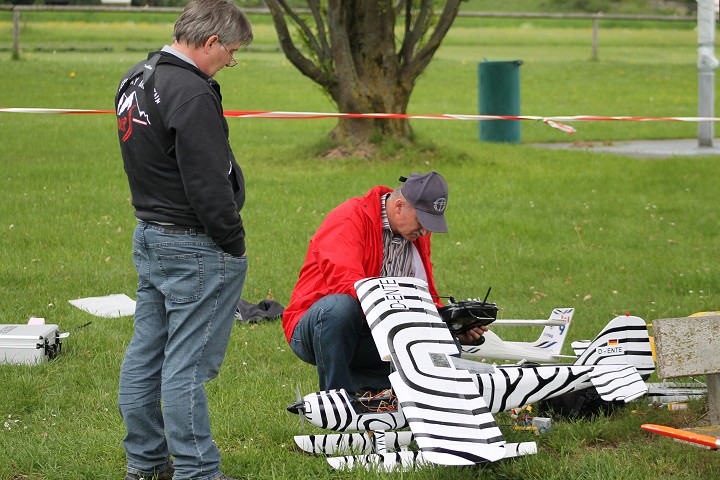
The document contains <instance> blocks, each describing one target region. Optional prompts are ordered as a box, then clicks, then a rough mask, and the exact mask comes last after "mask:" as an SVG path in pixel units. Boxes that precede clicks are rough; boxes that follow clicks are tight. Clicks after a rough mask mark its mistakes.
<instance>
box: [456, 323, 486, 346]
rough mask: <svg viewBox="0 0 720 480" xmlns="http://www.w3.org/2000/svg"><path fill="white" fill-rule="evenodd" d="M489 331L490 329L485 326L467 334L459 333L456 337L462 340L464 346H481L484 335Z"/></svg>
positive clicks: (475, 328) (473, 329) (472, 329)
mask: <svg viewBox="0 0 720 480" xmlns="http://www.w3.org/2000/svg"><path fill="white" fill-rule="evenodd" d="M487 331H488V327H487V326H485V325H483V326H480V327H474V328H471V329H470V330H468V331H467V332H465V333H458V334H457V335H456V337H457V339H458V340H460V343H461V344H462V345H475V344H479V342H480V341H481V338H482V336H483V333H485V332H487Z"/></svg>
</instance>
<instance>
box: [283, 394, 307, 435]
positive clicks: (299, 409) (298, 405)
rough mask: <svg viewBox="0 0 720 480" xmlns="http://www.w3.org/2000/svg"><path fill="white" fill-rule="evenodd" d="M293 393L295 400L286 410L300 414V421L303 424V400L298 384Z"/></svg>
mask: <svg viewBox="0 0 720 480" xmlns="http://www.w3.org/2000/svg"><path fill="white" fill-rule="evenodd" d="M295 394H296V398H295V402H294V403H291V404H290V405H288V407H287V411H288V412H290V413H295V414H297V415H300V423H301V424H302V425H303V426H305V400H303V398H302V395H300V385H296V386H295Z"/></svg>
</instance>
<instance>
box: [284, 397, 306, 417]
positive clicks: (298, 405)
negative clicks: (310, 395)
mask: <svg viewBox="0 0 720 480" xmlns="http://www.w3.org/2000/svg"><path fill="white" fill-rule="evenodd" d="M287 411H288V412H290V413H295V414H304V413H305V402H304V401H302V400H300V401H298V402H295V403H291V404H290V405H288V407H287Z"/></svg>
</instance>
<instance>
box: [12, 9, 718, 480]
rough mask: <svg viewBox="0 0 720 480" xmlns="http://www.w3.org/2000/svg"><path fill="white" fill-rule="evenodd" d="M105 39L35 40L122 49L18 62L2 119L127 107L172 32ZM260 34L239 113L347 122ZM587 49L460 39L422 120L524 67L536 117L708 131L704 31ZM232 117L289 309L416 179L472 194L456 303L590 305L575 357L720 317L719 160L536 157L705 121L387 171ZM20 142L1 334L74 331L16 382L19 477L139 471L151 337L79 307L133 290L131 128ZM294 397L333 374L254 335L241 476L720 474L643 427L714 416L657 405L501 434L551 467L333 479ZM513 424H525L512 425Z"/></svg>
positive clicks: (60, 127)
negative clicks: (128, 380) (619, 317)
mask: <svg viewBox="0 0 720 480" xmlns="http://www.w3.org/2000/svg"><path fill="white" fill-rule="evenodd" d="M0 18H2V17H0ZM86 27H87V28H86ZM102 27H103V28H94V27H93V26H92V25H88V26H86V25H84V24H82V23H73V22H71V23H69V24H65V23H60V24H56V23H54V22H37V23H35V22H29V23H28V26H27V27H26V28H27V31H26V32H23V38H25V39H27V41H28V45H29V46H34V45H43V44H45V43H44V42H45V40H44V39H45V38H52V39H53V43H54V44H65V45H72V44H75V43H79V44H82V45H85V46H91V45H93V44H99V45H105V44H106V43H107V44H108V45H111V46H113V50H112V51H109V52H97V51H80V52H69V51H64V50H58V51H56V52H50V51H37V50H33V49H32V48H28V49H27V50H26V51H25V52H24V54H23V57H22V59H21V60H20V61H12V60H10V52H9V51H8V52H5V53H2V52H0V107H49V108H81V109H112V108H113V105H112V98H113V94H114V91H115V89H116V84H117V81H118V80H119V78H120V77H121V75H122V74H123V73H124V72H125V70H126V69H127V68H128V67H129V66H130V65H131V64H132V63H134V62H135V61H137V60H139V59H140V58H141V57H142V56H143V55H144V52H138V51H134V50H129V49H127V48H126V46H129V45H135V46H141V47H142V46H144V47H147V48H152V47H153V46H160V45H162V44H163V43H164V42H165V41H166V38H167V36H168V33H169V30H168V29H169V24H166V25H163V24H162V23H160V24H155V25H153V24H147V25H145V24H137V26H136V27H133V28H137V30H133V31H132V33H133V35H132V36H130V37H129V36H128V35H126V34H125V32H126V31H127V30H126V27H127V25H126V24H124V23H123V24H113V23H107V24H104V25H103V26H102ZM8 31H11V30H8V24H7V23H0V33H1V35H2V37H1V38H0V43H3V42H7V40H6V39H8V38H11V37H8V36H7V34H8ZM256 32H257V40H256V43H254V44H253V45H257V46H258V47H260V46H262V48H256V49H254V50H253V49H250V50H249V51H247V52H245V53H243V54H241V55H240V59H239V60H240V62H241V65H240V66H239V67H237V68H235V69H232V70H229V69H228V70H224V71H222V72H220V74H219V75H218V80H219V81H220V83H221V85H222V88H223V95H224V98H225V107H226V108H227V109H233V110H289V111H331V110H332V109H333V105H332V104H331V103H330V102H329V101H328V99H327V98H326V97H325V96H324V95H323V94H322V93H321V92H320V91H319V90H318V89H317V88H316V87H315V86H314V85H313V84H312V83H311V82H310V81H309V80H307V79H306V78H304V77H303V76H301V75H300V74H299V73H298V72H297V71H296V70H295V69H294V67H292V66H291V65H290V64H289V63H288V62H287V61H286V60H285V59H284V57H283V56H282V54H280V53H278V52H277V51H276V44H275V38H274V32H273V31H272V28H271V27H269V26H259V27H258V28H257V29H256ZM130 38H133V40H132V42H131V41H130V40H129V39H130ZM134 39H138V40H137V43H136V42H135V40H134ZM589 42H590V32H589V29H567V28H566V29H558V28H555V27H552V28H540V27H535V26H534V27H532V28H527V27H523V28H517V29H510V28H504V29H503V28H496V27H493V28H483V29H471V28H469V27H467V26H464V25H463V26H462V27H461V28H458V29H457V30H455V29H453V30H452V31H451V33H450V35H449V37H448V41H447V42H446V44H444V45H443V47H442V48H441V49H440V51H439V52H438V55H437V58H436V59H435V60H434V61H433V63H432V64H431V66H430V68H429V69H428V70H427V72H426V73H425V74H424V75H423V76H422V77H421V79H420V81H419V83H418V85H417V87H416V90H415V94H414V96H413V98H412V101H411V105H410V110H411V112H413V113H469V114H472V113H476V112H477V63H478V62H480V61H482V59H483V58H488V59H493V60H494V59H507V58H512V59H515V58H519V59H522V60H523V61H524V62H525V63H524V64H523V65H522V66H521V82H522V110H523V114H527V115H559V114H562V115H576V114H599V115H642V116H666V115H667V116H679V115H688V116H693V115H695V113H696V100H695V91H696V86H695V82H696V73H695V62H696V53H695V48H696V46H695V43H696V39H695V37H694V33H692V32H691V31H686V30H682V29H677V30H665V29H663V30H662V31H660V30H653V29H643V30H637V31H636V30H632V29H618V30H614V31H613V35H612V36H608V38H607V39H606V38H605V37H603V38H602V40H601V50H600V59H599V61H597V62H593V61H590V60H589V58H590V43H589ZM71 74H72V75H71ZM229 123H230V128H231V142H232V145H233V148H234V150H235V153H236V156H237V157H238V159H239V161H240V163H241V165H242V166H243V169H244V171H245V175H246V180H247V189H248V192H247V198H248V200H247V204H246V207H245V209H244V210H243V215H244V218H245V221H246V223H247V230H248V239H247V242H248V254H249V256H250V271H249V273H248V279H247V283H246V286H245V295H244V296H245V298H246V299H247V300H249V301H253V302H258V301H260V300H262V299H263V298H265V297H266V296H268V295H270V296H272V297H274V298H275V299H277V300H278V301H279V302H281V303H282V304H284V305H286V304H287V302H288V299H289V295H290V291H291V289H292V286H293V284H294V282H295V279H296V278H297V273H298V270H299V268H300V265H301V263H302V260H303V257H304V253H305V249H306V247H307V240H308V238H309V237H310V235H312V233H313V232H314V230H315V229H316V227H317V226H318V224H319V223H320V221H321V220H322V218H323V216H324V215H325V214H326V213H327V212H328V211H329V210H330V209H332V208H333V207H334V206H335V205H336V204H337V203H339V202H341V201H342V200H344V199H345V198H347V197H349V196H354V195H359V194H362V193H363V192H365V191H366V190H367V189H369V188H370V187H371V186H372V185H375V184H377V183H384V184H388V185H391V186H394V185H395V184H396V183H397V177H398V176H399V175H401V174H407V173H408V172H410V171H424V170H428V169H437V170H438V171H440V172H442V173H443V175H445V177H446V178H447V179H448V181H449V183H450V188H451V198H450V208H449V209H448V212H447V215H448V220H449V223H450V232H449V233H448V234H446V235H437V236H436V237H435V238H434V250H435V251H434V263H435V272H436V277H437V280H438V287H439V290H440V292H441V293H443V294H451V295H454V296H456V297H458V298H463V297H467V296H478V295H481V294H484V293H485V291H486V290H487V288H488V287H492V294H491V297H492V300H494V301H495V302H497V304H498V305H499V307H500V317H501V318H517V317H529V318H539V317H543V316H546V315H548V314H549V312H550V310H551V309H552V308H553V307H565V306H571V307H575V309H576V314H575V318H574V322H573V327H572V329H571V331H570V335H569V336H570V341H572V340H578V339H586V338H591V337H592V336H593V335H594V334H595V333H597V332H598V331H599V329H600V328H602V326H603V325H604V324H605V323H606V322H607V321H608V320H610V319H611V318H612V317H613V316H614V315H616V314H622V313H625V312H628V311H629V312H631V313H632V314H635V315H639V316H641V317H643V318H645V319H646V320H648V321H652V320H653V319H657V318H669V317H675V316H684V315H687V314H690V313H693V312H696V311H705V310H716V309H718V308H719V307H718V305H720V276H719V275H718V272H717V258H718V255H719V254H720V240H718V239H720V226H719V225H718V222H717V221H716V217H717V215H716V210H717V208H716V202H717V200H716V197H717V194H716V191H717V185H718V182H719V181H720V170H719V169H718V168H717V165H716V161H717V159H716V158H714V157H711V156H705V157H688V158H685V157H676V158H668V159H662V160H640V159H634V158H629V157H623V156H614V155H610V154H605V153H587V152H580V151H549V150H542V149H537V148H533V147H532V146H529V145H528V144H529V143H533V142H567V141H573V140H577V141H590V140H594V141H608V142H612V141H619V140H626V139H644V138H692V137H694V136H695V135H696V126H695V125H694V124H678V123H654V122H652V123H619V122H618V123H615V122H576V123H575V124H574V126H575V127H576V128H577V129H578V133H577V134H576V135H574V136H568V135H567V134H565V133H562V132H560V131H557V130H554V129H552V128H550V127H548V126H546V125H543V124H540V123H531V122H525V123H524V124H523V125H522V135H523V143H524V145H496V144H488V143H480V142H478V129H477V124H476V122H462V121H431V120H416V121H413V122H412V125H413V128H414V130H415V133H416V135H417V138H418V144H417V146H415V147H412V148H405V149H401V148H396V149H393V148H388V149H386V150H385V157H384V158H378V159H373V160H357V159H345V160H338V161H328V160H319V159H318V158H317V154H318V153H319V152H320V151H322V149H323V148H324V147H325V146H326V145H327V141H326V135H327V133H328V132H329V131H330V129H331V128H332V127H333V125H334V121H333V120H307V121H286V120H260V119H237V118H232V119H229ZM0 145H1V147H0V192H1V193H0V198H1V199H2V202H1V203H0V231H2V235H1V236H0V258H2V259H3V262H2V263H1V264H0V293H1V294H2V302H0V323H24V322H26V321H27V319H28V318H29V317H31V316H40V317H44V318H46V320H47V322H48V323H57V324H59V325H60V327H61V330H63V331H69V332H70V333H71V336H70V337H69V338H68V339H67V340H66V341H65V343H64V349H63V352H62V354H61V356H60V357H59V358H58V359H57V360H56V361H54V362H52V363H50V364H46V365H38V366H35V367H22V366H2V367H0V384H1V385H3V389H2V391H1V392H0V416H1V417H2V421H0V478H3V479H12V480H20V479H22V480H26V479H32V480H40V479H42V480H55V479H78V478H82V479H99V478H103V479H104V478H119V477H120V476H121V475H122V472H123V469H124V454H123V450H122V447H121V445H120V441H121V439H122V436H123V425H122V422H121V420H120V417H119V415H118V413H117V409H116V405H115V402H116V394H117V378H118V370H119V366H120V362H121V359H122V355H123V352H124V348H125V346H126V344H127V342H128V341H129V339H130V336H131V334H132V322H131V320H130V319H129V318H124V319H102V318H96V317H92V316H90V315H89V314H86V313H84V312H82V311H80V310H78V309H76V308H74V307H72V306H71V305H70V304H69V303H68V300H71V299H74V298H80V297H88V296H97V295H106V294H111V293H125V294H127V295H130V296H131V297H134V289H135V283H136V274H135V272H134V269H133V267H132V262H131V249H130V238H131V232H132V228H133V225H134V220H133V216H132V209H131V207H130V204H129V198H128V197H129V192H128V187H127V183H126V179H125V175H124V172H123V169H122V162H121V160H120V156H119V151H118V147H117V137H116V132H115V119H114V118H113V117H112V115H90V116H70V115H28V114H9V113H0ZM88 322H91V323H90V324H89V325H87V326H84V325H86V324H87V323H88ZM81 327H82V328H81ZM513 332H515V330H512V331H509V332H507V333H504V332H500V334H501V335H503V336H507V337H515V335H517V337H516V338H517V339H520V340H528V339H530V338H533V337H536V336H537V334H538V332H537V331H535V330H531V329H518V330H517V333H515V334H514V333H513ZM513 339H515V338H513ZM568 343H569V342H568ZM568 353H569V352H568ZM296 386H299V387H300V390H301V391H302V392H303V393H306V392H310V391H312V390H314V389H315V388H316V387H317V384H316V378H315V372H314V370H313V368H312V367H310V366H308V365H305V364H303V363H302V362H300V361H299V360H298V359H297V358H295V356H294V355H293V353H292V352H291V351H290V349H289V348H288V347H287V344H286V342H285V340H284V337H283V335H282V330H281V327H280V324H279V322H268V323H264V324H260V325H257V326H247V325H237V327H236V328H235V329H234V331H233V334H232V338H231V342H230V347H229V350H228V356H227V360H226V363H225V365H224V367H223V370H222V373H221V375H220V376H219V377H218V378H217V379H216V380H214V381H213V382H211V383H209V384H208V391H209V395H210V398H211V408H212V411H211V414H212V417H213V422H214V433H215V437H216V440H217V442H218V445H219V446H220V448H221V450H222V452H223V458H224V465H225V470H226V471H227V473H228V474H230V475H233V476H247V477H248V478H258V479H260V478H262V479H266V478H278V479H295V478H348V479H349V478H396V477H400V476H402V477H407V478H418V479H435V478H438V479H447V478H457V479H465V478H468V479H469V478H473V479H486V478H487V479H518V478H522V479H558V480H560V479H574V478H583V479H592V480H595V479H597V480H600V479H602V480H605V479H624V478H637V479H651V478H653V479H654V478H677V479H688V480H689V479H696V478H713V475H715V472H717V471H718V468H720V460H718V458H717V456H716V455H714V454H712V453H711V452H707V451H703V450H700V449H697V448H694V447H690V446H687V445H682V444H678V443H675V442H673V441H671V440H669V439H666V438H663V437H658V436H653V435H651V434H646V433H644V432H643V431H642V430H641V429H640V428H639V425H640V424H641V423H664V424H670V425H673V426H678V427H684V426H689V425H697V424H701V423H703V421H704V420H703V417H702V415H703V413H704V411H705V409H706V405H705V404H704V402H697V403H693V404H692V405H691V409H690V410H687V411H681V412H669V411H667V410H665V411H654V410H652V409H649V408H648V407H647V401H642V400H641V401H638V402H635V403H634V404H632V405H630V406H628V407H626V408H623V409H621V410H620V411H619V412H617V413H615V414H614V415H612V416H610V417H601V418H597V419H594V420H592V421H575V422H571V421H564V420H561V419H556V422H555V427H554V428H553V430H552V431H550V432H548V433H546V434H543V435H542V436H539V437H533V436H531V435H529V434H527V433H524V432H513V431H511V430H509V429H508V428H506V427H503V431H504V432H505V433H506V434H507V438H508V439H509V440H514V441H520V440H537V442H538V446H539V454H538V455H536V456H533V457H528V458H522V459H518V460H515V461H507V462H497V463H494V464H492V465H488V466H485V467H482V468H475V469H453V468H450V469H443V468H435V469H428V470H424V471H422V472H414V473H407V474H405V475H399V474H388V475H385V474H375V473H335V472H332V471H330V469H329V467H328V466H327V464H326V462H325V461H324V460H323V459H322V458H317V457H310V456H306V455H302V454H300V453H298V452H296V451H295V450H294V448H293V441H292V436H293V435H295V434H299V433H312V432H319V431H318V430H316V429H312V428H310V427H308V426H307V425H306V426H301V425H300V424H299V422H298V419H297V418H296V417H295V416H293V415H291V414H289V413H287V412H286V411H285V407H286V406H287V405H288V404H289V403H290V402H292V401H293V400H294V398H295V388H296ZM632 409H636V410H640V411H643V412H647V413H646V414H645V415H636V414H633V413H631V410H632ZM498 422H499V423H500V424H501V425H506V424H508V423H509V422H510V419H509V417H508V416H507V415H499V416H498Z"/></svg>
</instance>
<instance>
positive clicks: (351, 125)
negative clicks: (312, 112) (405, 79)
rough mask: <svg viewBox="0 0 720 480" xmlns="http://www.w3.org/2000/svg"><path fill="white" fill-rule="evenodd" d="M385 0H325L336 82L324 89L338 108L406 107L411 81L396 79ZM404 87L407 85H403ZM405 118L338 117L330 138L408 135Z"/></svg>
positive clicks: (346, 140)
mask: <svg viewBox="0 0 720 480" xmlns="http://www.w3.org/2000/svg"><path fill="white" fill-rule="evenodd" d="M392 9H393V6H392V2H390V1H388V0H377V1H367V0H365V1H363V0H350V1H348V0H331V1H330V2H329V5H328V16H327V21H328V30H329V31H330V39H331V42H332V57H333V61H334V63H335V65H336V68H335V74H336V75H337V79H338V81H337V83H336V84H335V85H333V86H332V87H331V88H330V89H329V91H328V93H330V95H331V96H332V98H333V100H335V102H336V103H337V106H338V111H339V112H341V113H349V112H358V113H401V114H404V113H407V105H408V102H409V100H410V93H411V92H412V85H410V86H404V85H401V83H400V82H399V75H398V73H399V70H400V64H399V58H398V56H397V54H396V52H395V36H394V26H395V25H394V24H395V15H394V13H392V14H388V11H390V12H393V10H392ZM408 87H409V88H408ZM410 133H411V129H410V124H409V122H408V120H407V119H362V118H341V119H340V120H339V121H338V124H337V126H336V127H335V128H334V130H333V131H332V134H331V136H332V138H333V139H334V140H335V141H336V142H337V143H339V144H341V145H346V146H358V145H365V144H367V143H370V142H371V141H372V140H373V139H374V138H375V139H377V138H393V139H400V140H404V139H408V138H409V136H410Z"/></svg>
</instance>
